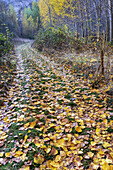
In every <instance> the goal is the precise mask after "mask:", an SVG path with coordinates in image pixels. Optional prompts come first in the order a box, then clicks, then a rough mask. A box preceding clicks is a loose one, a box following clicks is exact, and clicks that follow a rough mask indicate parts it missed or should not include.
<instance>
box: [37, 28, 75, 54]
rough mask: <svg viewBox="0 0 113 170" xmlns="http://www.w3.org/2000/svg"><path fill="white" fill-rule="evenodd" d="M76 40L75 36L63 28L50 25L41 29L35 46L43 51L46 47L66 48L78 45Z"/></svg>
mask: <svg viewBox="0 0 113 170" xmlns="http://www.w3.org/2000/svg"><path fill="white" fill-rule="evenodd" d="M76 44H77V43H76V41H75V39H74V37H72V36H70V34H69V33H68V32H67V31H66V30H65V29H63V28H60V27H57V28H54V27H49V28H47V29H45V30H43V29H41V30H40V31H39V33H38V35H37V36H36V40H35V43H34V47H36V48H37V49H38V50H39V51H42V49H43V48H44V47H46V48H53V49H55V50H57V49H62V48H63V49H64V48H65V47H66V48H70V47H76Z"/></svg>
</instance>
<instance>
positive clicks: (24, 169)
mask: <svg viewBox="0 0 113 170" xmlns="http://www.w3.org/2000/svg"><path fill="white" fill-rule="evenodd" d="M19 170H30V166H25V165H24V166H22V168H20V169H19Z"/></svg>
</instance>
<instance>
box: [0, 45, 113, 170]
mask: <svg viewBox="0 0 113 170" xmlns="http://www.w3.org/2000/svg"><path fill="white" fill-rule="evenodd" d="M15 57H17V59H18V66H17V75H15V79H14V82H13V84H12V88H11V89H10V92H9V97H8V101H7V107H5V106H4V107H2V108H1V110H0V166H1V167H0V169H40V170H43V169H51V170H61V169H62V170H64V169H65V170H66V169H67V170H68V169H71V170H72V169H76V170H77V169H78V170H80V169H90V170H92V169H98V168H99V167H100V168H101V169H103V170H105V169H106V170H111V169H113V110H112V108H111V107H108V105H107V103H106V100H107V97H106V94H105V93H104V91H103V90H102V89H91V88H90V87H89V86H88V85H87V84H86V82H84V81H83V79H82V78H81V77H76V75H75V74H73V73H72V72H71V71H70V70H69V69H68V70H65V68H64V67H63V65H61V64H58V63H56V62H55V61H54V60H53V59H50V58H49V57H46V56H42V55H41V54H39V53H37V52H36V51H35V50H33V49H31V47H30V45H29V44H26V45H22V46H21V47H19V48H17V56H15Z"/></svg>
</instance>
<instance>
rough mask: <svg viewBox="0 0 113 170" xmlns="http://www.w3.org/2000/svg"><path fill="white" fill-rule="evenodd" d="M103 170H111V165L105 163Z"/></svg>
mask: <svg viewBox="0 0 113 170" xmlns="http://www.w3.org/2000/svg"><path fill="white" fill-rule="evenodd" d="M102 169H103V170H109V165H108V163H107V162H106V161H105V162H104V164H103V165H102Z"/></svg>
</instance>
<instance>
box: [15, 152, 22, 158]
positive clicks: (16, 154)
mask: <svg viewBox="0 0 113 170" xmlns="http://www.w3.org/2000/svg"><path fill="white" fill-rule="evenodd" d="M22 154H23V152H22V151H17V152H16V153H15V155H14V157H19V156H20V155H22Z"/></svg>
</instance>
